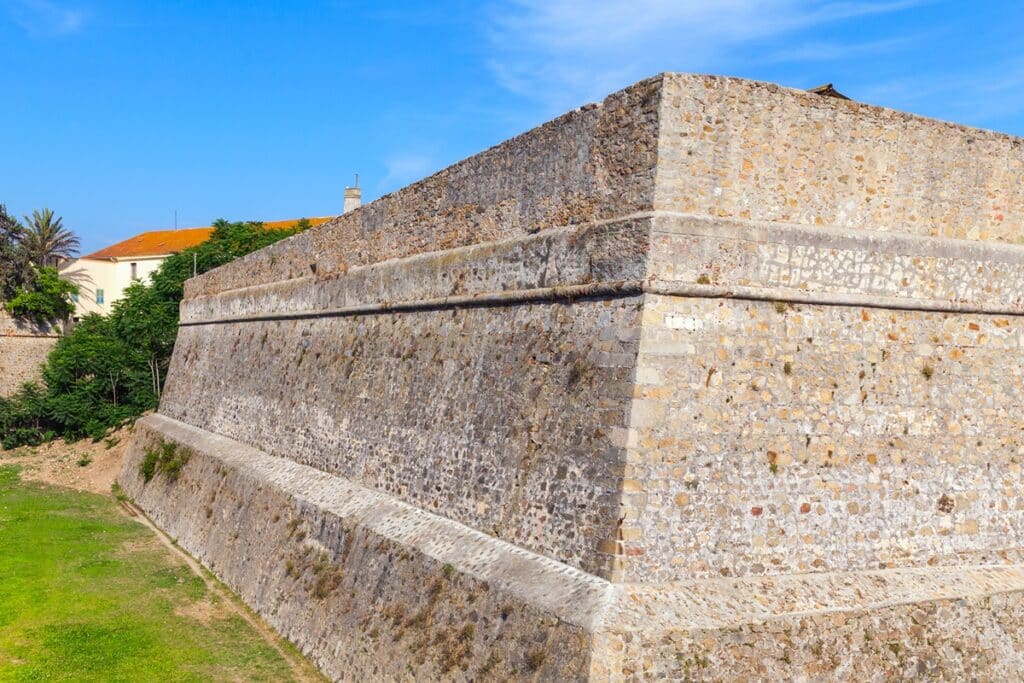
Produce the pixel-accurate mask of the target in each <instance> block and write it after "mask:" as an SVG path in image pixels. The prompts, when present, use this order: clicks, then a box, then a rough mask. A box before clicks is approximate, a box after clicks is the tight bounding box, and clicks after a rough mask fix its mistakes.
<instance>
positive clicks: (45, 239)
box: [21, 209, 79, 267]
mask: <svg viewBox="0 0 1024 683" xmlns="http://www.w3.org/2000/svg"><path fill="white" fill-rule="evenodd" d="M25 226H26V227H25V233H24V235H23V236H22V238H21V248H22V250H24V253H25V255H26V256H27V257H28V259H29V261H31V262H32V263H33V264H35V265H36V266H39V267H43V266H58V265H60V262H61V260H63V259H71V258H74V256H75V255H76V254H77V253H78V246H79V245H78V236H77V235H75V233H73V232H71V231H70V230H68V229H67V228H65V227H64V219H63V218H61V217H60V216H54V214H53V211H51V210H50V209H43V210H41V211H33V212H32V215H31V216H25Z"/></svg>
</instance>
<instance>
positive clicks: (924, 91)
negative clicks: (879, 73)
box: [858, 59, 1024, 127]
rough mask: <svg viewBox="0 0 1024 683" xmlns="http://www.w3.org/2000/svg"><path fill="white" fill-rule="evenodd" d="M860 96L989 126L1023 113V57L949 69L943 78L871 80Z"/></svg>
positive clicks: (928, 114)
mask: <svg viewBox="0 0 1024 683" xmlns="http://www.w3.org/2000/svg"><path fill="white" fill-rule="evenodd" d="M858 95H859V97H858V99H861V100H863V101H865V102H871V103H874V104H884V105H885V106H888V107H895V108H897V109H905V110H908V111H914V112H916V113H921V114H924V115H927V116H937V117H939V118H943V119H948V120H953V121H959V122H963V123H967V124H969V125H974V126H981V127H987V126H989V125H993V124H996V125H998V123H999V122H1000V121H1001V120H1003V119H1005V118H1006V117H1010V116H1014V115H1020V114H1021V113H1024V59H1011V60H1002V61H996V62H993V63H992V64H990V65H988V66H987V67H985V68H982V69H961V70H956V71H944V72H943V73H942V76H941V78H913V77H902V78H895V79H891V80H887V81H881V82H875V83H867V84H864V85H863V86H862V87H860V88H859V89H858Z"/></svg>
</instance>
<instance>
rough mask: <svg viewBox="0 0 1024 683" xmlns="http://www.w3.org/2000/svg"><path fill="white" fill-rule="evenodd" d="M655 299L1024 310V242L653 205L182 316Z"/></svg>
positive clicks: (214, 318) (223, 302) (193, 320)
mask: <svg viewBox="0 0 1024 683" xmlns="http://www.w3.org/2000/svg"><path fill="white" fill-rule="evenodd" d="M640 292H651V293H657V294H667V295H677V296H690V297H711V298H737V299H752V300H767V301H787V302H793V303H813V304H824V305H841V306H865V307H875V308H894V309H907V310H924V311H945V312H962V313H989V314H1002V315H1020V314H1024V247H1020V246H1016V245H1007V244H1000V243H992V242H976V241H969V240H955V239H944V238H931V237H917V236H914V235H902V234H889V233H885V232H882V231H867V230H850V229H843V230H838V229H833V228H815V227H808V226H802V225H787V224H779V223H772V224H768V223H756V222H752V221H723V220H717V219H709V218H701V217H696V216H691V215H684V214H674V213H670V212H645V213H639V214H635V215H632V216H628V217H625V218H623V219H618V220H613V221H600V222H597V223H594V224H590V225H586V226H582V227H571V226H570V227H563V228H559V229H557V230H551V231H547V232H545V233H543V234H539V235H531V236H527V237H516V238H510V239H505V240H501V241H498V242H493V243H488V244H483V245H473V246H469V247H463V248H459V249H453V250H451V251H447V252H432V253H428V254H419V255H416V256H412V257H409V258H405V259H393V260H390V261H385V262H382V263H376V264H372V265H369V266H363V267H358V268H353V269H352V270H350V271H349V272H348V273H346V274H344V275H339V276H332V277H328V278H317V277H316V276H314V275H309V276H305V277H301V278H297V279H294V280H287V281H283V282H275V283H271V284H262V285H253V286H250V287H243V288H240V289H235V290H230V291H226V292H222V293H219V294H214V295H207V296H197V297H194V298H191V299H186V300H185V301H184V302H183V304H182V324H183V325H194V324H212V323H228V322H244V321H247V320H249V321H252V320H276V319H290V318H295V319H298V318H304V317H330V316H340V315H360V314H373V313H383V312H391V311H396V312H397V311H403V310H421V309H431V308H446V307H457V306H471V305H511V304H515V303H517V302H531V301H541V300H557V299H573V298H580V297H607V296H632V295H635V294H637V293H640Z"/></svg>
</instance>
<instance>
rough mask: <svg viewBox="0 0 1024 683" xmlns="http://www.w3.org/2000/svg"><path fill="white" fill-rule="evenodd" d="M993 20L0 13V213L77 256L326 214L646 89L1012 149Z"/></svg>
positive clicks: (636, 11) (705, 14)
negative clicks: (67, 242)
mask: <svg viewBox="0 0 1024 683" xmlns="http://www.w3.org/2000/svg"><path fill="white" fill-rule="evenodd" d="M1021 26H1024V3H1021V2H1019V1H1015V2H1013V1H1009V0H1005V1H1004V0H992V1H988V2H985V1H980V0H979V1H974V2H969V1H967V0H955V1H954V0H933V1H928V0H871V1H869V0H847V1H841V2H819V1H816V0H715V1H714V2H705V1H698V0H675V1H670V0H630V1H629V2H602V1H600V0H590V1H585V0H493V1H490V2H487V1H485V2H460V1H449V2H440V1H439V2H433V3H403V2H393V3H384V2H341V1H335V2H329V1H324V2H298V1H294V2H283V1H282V2H262V1H259V0H254V1H251V2H226V1H224V0H205V1H199V0H194V1H189V2H186V1H183V2H144V3H142V2H127V1H124V2H116V1H114V2H111V1H105V0H0V92H2V93H3V104H2V105H0V202H2V203H5V204H7V206H8V209H9V210H11V211H12V212H14V213H16V214H18V215H21V214H24V213H28V212H30V211H31V210H32V209H34V208H40V207H43V206H48V207H50V208H52V209H54V210H55V211H56V212H57V213H58V214H60V215H62V216H63V217H64V220H65V224H66V225H67V226H68V227H70V228H72V229H74V230H75V231H77V232H78V233H79V234H80V235H81V237H82V246H83V251H84V252H88V251H90V250H93V249H96V248H99V247H101V246H104V245H105V244H108V243H112V242H114V241H117V240H119V239H122V238H124V237H127V236H129V235H132V234H134V233H136V232H139V231H142V230H146V229H155V228H166V227H172V226H173V223H174V212H175V210H177V212H178V222H179V225H181V226H182V227H184V226H192V225H206V224H209V222H210V221H211V220H213V219H215V218H218V217H224V218H228V219H233V220H234V219H259V218H262V219H266V220H273V219H281V218H291V217H298V216H315V215H329V214H334V213H337V212H339V211H340V207H341V204H342V192H343V188H344V186H345V185H346V184H350V183H351V182H352V175H353V173H355V172H358V173H359V174H360V177H361V185H362V186H363V188H364V197H365V198H366V199H373V198H375V197H377V196H380V195H381V194H385V193H387V192H389V191H392V190H395V189H398V188H400V187H402V186H403V185H406V184H408V183H409V182H412V181H414V180H417V179H418V178H421V177H423V176H425V175H429V174H430V173H432V172H434V171H436V170H439V169H441V168H443V167H445V166H447V165H449V164H451V163H453V162H455V161H457V160H459V159H461V158H464V157H466V156H469V155H471V154H473V153H475V152H477V151H479V150H482V149H484V148H486V147H489V146H491V145H494V144H497V143H498V142H501V141H502V140H504V139H506V138H508V137H510V136H512V135H515V134H517V133H520V132H522V131H524V130H527V129H529V128H531V127H533V126H534V125H536V124H539V123H542V122H543V121H545V120H547V119H549V118H551V117H553V116H555V115H557V114H559V113H561V112H563V111H565V110H568V109H571V108H573V107H576V106H579V105H580V104H583V103H585V102H588V101H594V100H598V99H600V98H601V97H602V96H603V95H605V94H607V93H609V92H611V91H613V90H616V89H618V88H620V87H623V86H626V85H628V84H629V83H632V82H634V81H636V80H639V79H640V78H643V77H645V76H649V75H652V74H655V73H657V72H659V71H690V72H702V73H720V74H729V75H736V76H743V77H748V78H755V79H759V80H768V81H775V82H779V83H782V84H784V85H789V86H793V87H810V86H814V85H818V84H820V83H823V82H827V81H832V82H834V83H835V84H836V86H837V87H838V88H839V89H840V90H842V91H843V92H845V93H847V94H848V95H850V96H852V97H854V98H855V99H858V100H862V101H866V102H871V103H874V104H881V105H885V106H890V107H895V108H898V109H905V110H909V111H913V112H916V113H921V114H925V115H928V116H934V117H938V118H943V119H949V120H954V121H959V122H963V123H967V124H971V125H975V126H980V127H985V128H994V129H996V130H1001V131H1006V132H1009V133H1014V134H1017V135H1024V40H1022V39H1021V38H1020V30H1021Z"/></svg>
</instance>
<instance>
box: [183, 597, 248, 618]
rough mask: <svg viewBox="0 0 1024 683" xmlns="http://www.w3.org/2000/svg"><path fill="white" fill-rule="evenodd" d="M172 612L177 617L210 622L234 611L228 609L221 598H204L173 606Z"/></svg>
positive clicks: (228, 615)
mask: <svg viewBox="0 0 1024 683" xmlns="http://www.w3.org/2000/svg"><path fill="white" fill-rule="evenodd" d="M174 613H175V614H177V615H178V616H179V617H185V618H187V619H194V620H195V621H198V622H199V623H201V624H211V623H213V622H215V621H222V620H224V619H227V618H228V617H230V616H231V615H232V614H234V613H235V611H234V610H231V609H228V607H227V606H226V605H225V604H224V601H223V600H218V601H217V602H214V601H213V600H205V599H204V600H197V601H196V602H192V603H189V604H187V605H181V606H178V607H175V608H174Z"/></svg>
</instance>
